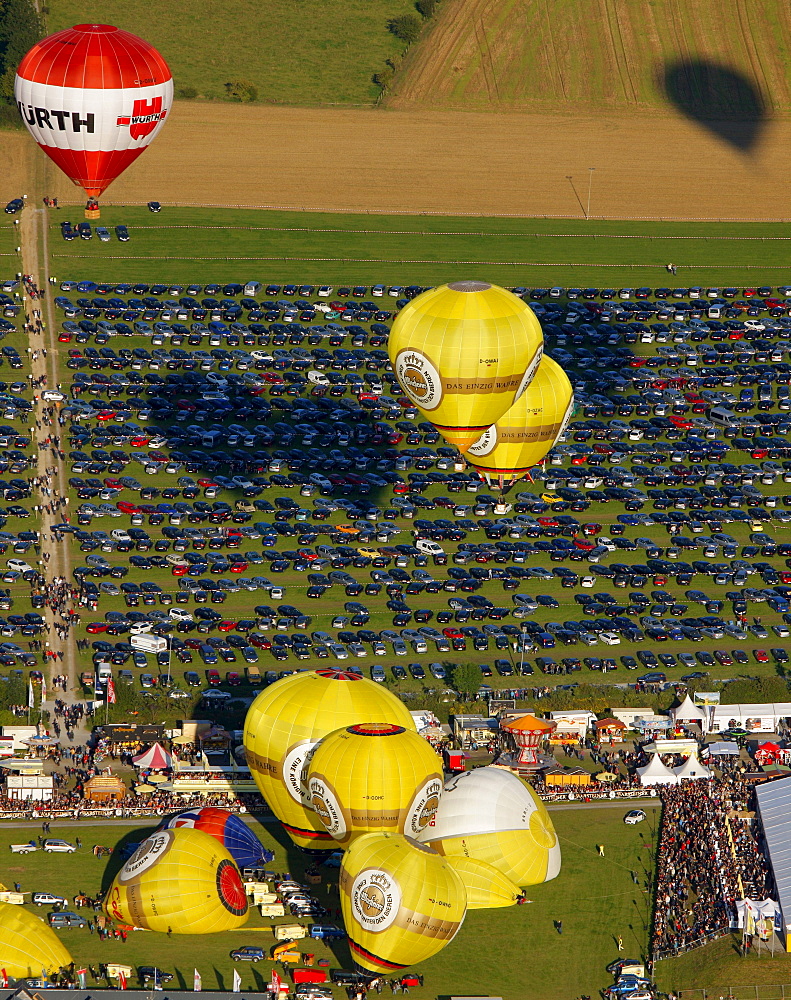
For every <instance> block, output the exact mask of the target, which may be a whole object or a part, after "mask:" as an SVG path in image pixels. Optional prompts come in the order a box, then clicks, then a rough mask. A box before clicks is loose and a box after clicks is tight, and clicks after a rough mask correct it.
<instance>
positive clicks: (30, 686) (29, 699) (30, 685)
mask: <svg viewBox="0 0 791 1000" xmlns="http://www.w3.org/2000/svg"><path fill="white" fill-rule="evenodd" d="M27 705H28V708H32V707H33V706H34V705H35V699H34V697H33V678H32V677H31V679H30V680H29V681H28V685H27Z"/></svg>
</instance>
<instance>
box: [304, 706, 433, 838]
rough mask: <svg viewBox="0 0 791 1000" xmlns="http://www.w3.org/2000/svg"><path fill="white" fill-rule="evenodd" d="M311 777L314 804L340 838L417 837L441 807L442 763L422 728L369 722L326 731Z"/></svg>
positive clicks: (315, 758)
mask: <svg viewBox="0 0 791 1000" xmlns="http://www.w3.org/2000/svg"><path fill="white" fill-rule="evenodd" d="M307 780H308V792H309V794H310V800H311V804H312V806H313V809H314V810H315V812H316V815H317V817H318V818H319V819H320V820H321V822H322V823H323V824H324V826H325V827H326V829H327V833H329V835H330V836H331V837H332V839H333V840H335V841H336V842H337V843H339V844H343V845H346V844H348V843H350V842H351V841H352V840H354V839H355V837H358V836H360V835H361V834H363V833H373V832H376V833H385V832H387V833H405V834H407V836H410V837H417V836H418V834H419V833H421V831H422V830H424V829H425V827H426V825H427V824H428V823H429V822H430V821H431V820H432V819H433V818H434V814H435V813H436V811H437V806H438V805H439V797H440V795H441V793H442V763H441V761H440V759H439V757H438V756H437V754H436V752H435V751H434V750H433V749H432V748H431V746H429V744H428V743H427V742H426V740H424V739H423V737H422V736H418V734H417V733H416V732H413V731H412V730H409V729H404V728H403V727H402V726H393V725H390V724H389V723H384V722H367V723H360V724H358V725H356V726H349V727H348V728H346V729H339V730H337V732H334V733H330V735H329V736H325V737H324V739H323V740H322V741H321V743H319V745H318V746H317V747H316V751H315V753H314V754H313V756H312V758H311V761H310V763H309V764H308V778H307Z"/></svg>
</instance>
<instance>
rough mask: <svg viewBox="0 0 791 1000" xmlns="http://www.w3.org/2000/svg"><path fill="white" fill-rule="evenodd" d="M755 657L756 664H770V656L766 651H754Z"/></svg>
mask: <svg viewBox="0 0 791 1000" xmlns="http://www.w3.org/2000/svg"><path fill="white" fill-rule="evenodd" d="M753 656H754V657H755V660H756V663H768V662H769V654H768V653H767V652H766V650H765V649H754V650H753Z"/></svg>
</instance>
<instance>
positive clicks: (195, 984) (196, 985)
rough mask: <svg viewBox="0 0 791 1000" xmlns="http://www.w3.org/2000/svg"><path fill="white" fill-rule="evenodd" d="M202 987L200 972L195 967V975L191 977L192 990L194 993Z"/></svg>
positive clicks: (198, 991)
mask: <svg viewBox="0 0 791 1000" xmlns="http://www.w3.org/2000/svg"><path fill="white" fill-rule="evenodd" d="M202 989H203V986H202V984H201V978H200V972H198V970H197V969H196V970H195V975H194V976H193V978H192V990H193V992H194V993H200V991H201V990H202Z"/></svg>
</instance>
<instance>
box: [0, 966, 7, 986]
mask: <svg viewBox="0 0 791 1000" xmlns="http://www.w3.org/2000/svg"><path fill="white" fill-rule="evenodd" d="M0 976H1V977H2V980H3V989H6V988H7V986H8V976H7V975H6V971H5V969H0Z"/></svg>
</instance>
